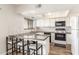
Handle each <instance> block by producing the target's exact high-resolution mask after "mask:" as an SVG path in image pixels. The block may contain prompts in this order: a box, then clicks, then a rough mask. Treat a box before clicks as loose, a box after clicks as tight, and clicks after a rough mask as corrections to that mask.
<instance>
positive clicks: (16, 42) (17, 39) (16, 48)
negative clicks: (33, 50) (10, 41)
mask: <svg viewBox="0 0 79 59" xmlns="http://www.w3.org/2000/svg"><path fill="white" fill-rule="evenodd" d="M17 41H18V38H16V44H15V45H16V55H17V53H18V52H17Z"/></svg>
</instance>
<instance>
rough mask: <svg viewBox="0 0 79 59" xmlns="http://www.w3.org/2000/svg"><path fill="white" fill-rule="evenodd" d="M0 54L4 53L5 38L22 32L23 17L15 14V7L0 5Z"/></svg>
mask: <svg viewBox="0 0 79 59" xmlns="http://www.w3.org/2000/svg"><path fill="white" fill-rule="evenodd" d="M0 8H2V9H1V10H0V54H5V52H6V40H5V38H6V36H7V35H9V34H14V33H19V32H22V31H23V19H24V18H23V17H22V16H20V15H17V14H16V13H15V11H16V10H15V9H14V8H15V6H13V5H0Z"/></svg>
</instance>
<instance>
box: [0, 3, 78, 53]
mask: <svg viewBox="0 0 79 59" xmlns="http://www.w3.org/2000/svg"><path fill="white" fill-rule="evenodd" d="M73 6H74V7H75V9H76V6H77V7H78V6H79V5H57V4H55V5H53V4H24V5H21V4H19V5H6V6H5V5H1V7H2V9H1V13H2V14H3V16H5V14H6V15H7V16H6V17H4V18H8V21H7V22H6V23H7V24H8V26H7V25H6V23H5V25H6V28H7V30H6V31H7V32H6V31H5V29H4V31H5V32H6V34H5V37H6V40H5V41H6V44H4V43H5V41H3V40H2V41H1V43H2V42H4V43H2V45H3V46H5V49H4V48H3V47H2V46H0V48H1V50H0V53H1V54H7V55H9V49H8V48H9V47H10V46H8V45H9V44H10V45H11V46H12V47H11V48H10V49H12V51H10V52H11V53H12V55H17V53H18V50H19V54H21V53H23V54H22V55H24V54H25V53H27V55H29V54H30V53H32V52H33V55H78V54H79V53H78V48H79V47H78V30H77V29H78V16H76V15H78V14H77V12H78V11H75V10H74V11H73V12H71V8H73ZM4 7H5V8H4ZM58 7H61V8H58ZM64 7H65V8H64ZM8 8H10V9H11V10H10V11H8V10H9V9H8ZM6 9H7V10H6ZM5 10H6V11H5ZM4 11H5V12H6V13H5V14H4V13H3V12H4ZM7 11H8V12H7ZM8 13H9V14H11V15H10V16H11V17H9V16H8ZM12 13H13V14H12ZM3 16H2V15H1V17H3ZM4 18H2V19H4ZM14 18H15V19H14ZM11 19H12V20H11ZM74 19H75V20H74ZM2 21H3V20H2ZM4 21H5V20H4ZM4 21H3V22H4ZM1 24H3V23H1ZM2 31H3V30H2ZM2 34H4V33H2ZM7 34H8V35H7ZM8 39H10V41H11V42H9V41H8ZM13 39H14V41H16V43H15V42H14V41H13ZM22 39H23V40H22ZM74 39H75V40H74ZM24 40H25V41H24ZM18 42H20V43H18ZM29 42H31V43H33V44H36V45H35V46H36V47H35V46H34V47H35V48H36V49H34V47H33V46H31V45H30V43H29ZM26 43H27V44H26ZM39 43H40V46H38V45H39ZM30 46H31V47H33V49H31V48H30V49H29V47H30ZM37 47H39V48H37ZM38 50H39V51H38ZM5 51H6V53H5Z"/></svg>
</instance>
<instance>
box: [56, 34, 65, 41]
mask: <svg viewBox="0 0 79 59" xmlns="http://www.w3.org/2000/svg"><path fill="white" fill-rule="evenodd" d="M55 40H60V41H66V34H65V33H55Z"/></svg>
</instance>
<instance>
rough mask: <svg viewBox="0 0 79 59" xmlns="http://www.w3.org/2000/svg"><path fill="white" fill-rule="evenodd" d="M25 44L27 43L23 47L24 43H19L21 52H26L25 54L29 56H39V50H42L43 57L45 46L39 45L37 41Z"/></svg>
mask: <svg viewBox="0 0 79 59" xmlns="http://www.w3.org/2000/svg"><path fill="white" fill-rule="evenodd" d="M24 42H25V43H27V44H26V45H24V46H23V45H22V43H18V46H19V47H20V50H21V51H24V54H25V53H26V54H27V55H39V54H38V50H39V49H41V55H42V54H43V46H42V45H41V44H40V43H38V42H37V41H29V40H27V42H26V41H24ZM34 42H35V43H34ZM23 48H24V49H23ZM24 54H23V55H24Z"/></svg>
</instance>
